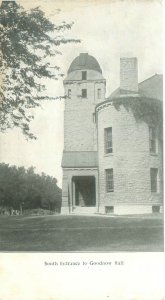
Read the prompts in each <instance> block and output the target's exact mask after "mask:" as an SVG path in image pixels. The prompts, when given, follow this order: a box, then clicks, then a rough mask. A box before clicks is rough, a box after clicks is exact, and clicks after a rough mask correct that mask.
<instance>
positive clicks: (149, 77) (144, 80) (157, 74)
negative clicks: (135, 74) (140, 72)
mask: <svg viewBox="0 0 165 300" xmlns="http://www.w3.org/2000/svg"><path fill="white" fill-rule="evenodd" d="M154 76H161V77H163V74H157V73H155V74H154V75H152V76H151V77H149V78H146V79H144V80H143V81H141V82H139V83H138V86H139V84H141V83H143V82H145V81H147V80H150V79H151V78H153V77H154Z"/></svg>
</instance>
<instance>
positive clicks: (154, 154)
mask: <svg viewBox="0 0 165 300" xmlns="http://www.w3.org/2000/svg"><path fill="white" fill-rule="evenodd" d="M150 155H151V156H158V153H153V152H150Z"/></svg>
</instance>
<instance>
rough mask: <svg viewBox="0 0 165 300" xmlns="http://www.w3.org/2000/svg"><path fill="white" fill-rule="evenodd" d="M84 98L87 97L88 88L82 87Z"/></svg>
mask: <svg viewBox="0 0 165 300" xmlns="http://www.w3.org/2000/svg"><path fill="white" fill-rule="evenodd" d="M81 95H82V98H87V89H82V94H81Z"/></svg>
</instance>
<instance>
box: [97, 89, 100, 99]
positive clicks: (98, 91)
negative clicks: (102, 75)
mask: <svg viewBox="0 0 165 300" xmlns="http://www.w3.org/2000/svg"><path fill="white" fill-rule="evenodd" d="M97 98H98V99H101V89H98V90H97Z"/></svg>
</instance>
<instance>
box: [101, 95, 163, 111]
mask: <svg viewBox="0 0 165 300" xmlns="http://www.w3.org/2000/svg"><path fill="white" fill-rule="evenodd" d="M126 98H133V99H150V100H151V101H152V100H156V101H159V102H160V103H162V101H161V100H159V99H157V98H151V97H146V96H141V95H139V96H129V95H126V96H120V97H114V98H111V99H107V100H105V101H103V102H100V103H98V104H97V105H96V107H95V112H96V111H97V108H98V107H99V106H101V105H104V104H108V103H110V102H114V101H116V100H119V99H126Z"/></svg>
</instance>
